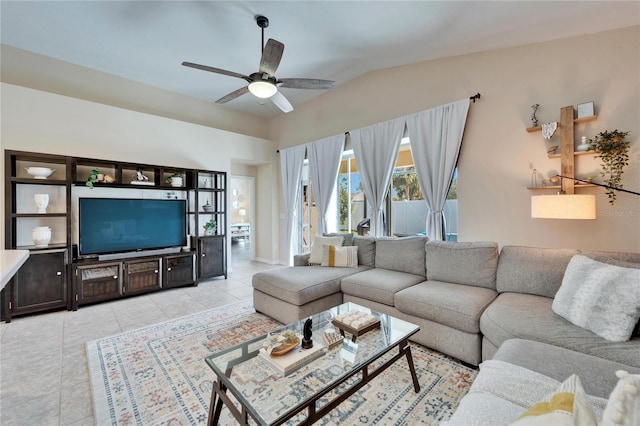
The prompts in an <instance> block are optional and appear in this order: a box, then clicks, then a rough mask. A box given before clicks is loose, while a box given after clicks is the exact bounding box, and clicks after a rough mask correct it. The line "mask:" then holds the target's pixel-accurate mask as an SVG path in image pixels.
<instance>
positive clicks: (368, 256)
mask: <svg viewBox="0 0 640 426" xmlns="http://www.w3.org/2000/svg"><path fill="white" fill-rule="evenodd" d="M353 245H354V246H356V247H358V265H364V266H370V267H372V268H373V267H374V266H376V239H375V238H373V237H362V236H359V235H356V236H354V237H353Z"/></svg>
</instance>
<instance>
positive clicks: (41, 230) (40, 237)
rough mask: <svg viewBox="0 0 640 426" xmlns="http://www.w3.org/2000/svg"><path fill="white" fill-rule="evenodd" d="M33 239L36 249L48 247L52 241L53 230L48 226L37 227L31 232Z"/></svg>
mask: <svg viewBox="0 0 640 426" xmlns="http://www.w3.org/2000/svg"><path fill="white" fill-rule="evenodd" d="M31 238H32V239H33V242H34V243H35V245H36V247H47V246H48V245H49V241H51V228H49V227H48V226H36V227H35V228H33V231H32V232H31Z"/></svg>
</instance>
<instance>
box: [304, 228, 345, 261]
mask: <svg viewBox="0 0 640 426" xmlns="http://www.w3.org/2000/svg"><path fill="white" fill-rule="evenodd" d="M343 241H344V237H343V236H342V235H338V236H335V237H323V236H322V235H316V236H315V237H313V243H311V256H309V265H319V264H321V263H322V250H323V248H324V245H325V244H328V245H332V246H341V245H342V242H343Z"/></svg>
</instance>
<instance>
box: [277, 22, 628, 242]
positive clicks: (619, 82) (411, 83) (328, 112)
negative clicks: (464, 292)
mask: <svg viewBox="0 0 640 426" xmlns="http://www.w3.org/2000/svg"><path fill="white" fill-rule="evenodd" d="M476 92H480V93H481V94H482V99H480V101H478V102H477V103H475V104H472V105H471V108H470V112H469V116H468V120H467V126H466V132H465V138H464V141H463V146H462V151H461V156H460V160H459V163H458V167H459V183H458V197H459V208H460V213H459V224H458V230H459V238H460V240H463V241H471V240H490V241H496V242H498V243H499V244H500V245H506V244H520V245H531V246H541V247H578V248H584V249H602V250H621V251H627V250H628V251H637V252H640V197H638V196H633V195H629V194H624V193H619V195H618V200H617V201H616V203H615V205H614V206H610V205H609V204H608V203H607V198H606V196H605V195H604V190H603V189H586V190H583V191H585V193H593V194H597V215H598V219H596V220H595V221H561V220H548V219H547V220H545V219H531V218H530V211H529V209H530V197H531V195H532V192H530V191H528V190H527V189H526V186H528V185H529V182H530V177H531V171H530V169H529V165H530V164H532V165H533V166H534V167H535V168H536V169H537V170H538V171H539V172H540V173H541V174H543V175H544V176H548V175H551V174H552V173H553V172H554V171H558V170H559V167H560V163H559V160H557V159H548V158H547V156H546V148H547V147H548V146H550V145H552V144H553V145H558V144H559V137H558V136H556V137H555V138H554V140H553V141H552V143H545V142H544V140H543V138H542V136H541V135H540V133H527V132H526V131H525V128H526V127H529V126H530V116H531V108H530V105H532V104H534V103H538V104H540V105H541V106H540V109H539V111H538V118H539V119H540V122H541V123H543V122H549V121H559V120H560V108H561V107H563V106H567V105H574V106H576V105H577V104H579V103H582V102H586V101H595V107H596V114H597V115H598V120H597V121H594V122H591V123H586V124H581V125H578V126H576V139H577V140H578V141H579V138H580V136H582V135H585V136H587V137H593V136H594V135H595V134H596V133H598V132H600V131H603V130H605V129H606V130H614V129H619V130H621V131H627V130H628V131H631V134H630V136H629V139H628V140H630V141H631V146H632V148H631V152H630V157H631V160H630V165H629V167H627V168H626V170H625V174H624V179H623V182H624V186H625V188H628V189H631V190H635V191H640V139H639V136H640V27H638V26H635V27H630V28H626V29H621V30H615V31H609V32H604V33H599V34H592V35H586V36H581V37H575V38H569V39H563V40H559V41H553V42H547V43H538V44H533V45H528V46H522V47H518V48H510V49H502V50H496V51H490V52H485V53H479V54H473V55H465V56H460V57H455V58H449V59H442V60H436V61H428V62H423V63H419V64H414V65H407V66H402V67H396V68H389V69H385V70H380V71H376V72H371V73H368V74H366V75H364V76H362V77H361V78H359V79H356V80H354V81H351V82H349V83H345V84H342V85H340V86H339V87H338V88H336V89H335V90H334V91H331V92H327V93H326V94H324V95H323V96H321V97H319V98H318V99H316V100H313V101H311V102H309V103H307V104H304V105H300V106H297V107H296V109H295V111H293V112H291V113H289V114H286V115H285V114H283V115H280V116H278V117H275V118H272V119H271V120H270V122H269V139H271V140H275V141H277V143H278V146H279V148H285V147H289V146H293V145H297V144H300V143H304V142H308V141H313V140H317V139H320V138H323V137H326V136H329V135H333V134H337V133H340V132H344V131H348V130H351V129H356V128H359V127H363V126H366V125H369V124H373V123H376V122H380V121H385V120H388V119H391V118H395V117H399V116H403V115H406V114H410V113H413V112H417V111H421V110H424V109H428V108H431V107H434V106H437V105H441V104H444V103H448V102H451V101H455V100H458V99H462V98H465V97H468V96H471V95H473V94H475V93H476ZM597 169H598V162H597V161H596V160H593V159H591V158H590V157H580V158H578V159H577V165H576V175H577V176H581V175H582V176H584V175H588V174H594V172H595V171H596V170H597ZM280 206H281V207H280V208H281V210H280V212H283V211H284V208H283V207H282V204H280ZM282 239H283V237H282V235H281V241H282ZM281 244H282V242H281Z"/></svg>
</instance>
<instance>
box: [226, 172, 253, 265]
mask: <svg viewBox="0 0 640 426" xmlns="http://www.w3.org/2000/svg"><path fill="white" fill-rule="evenodd" d="M234 179H236V180H246V181H249V194H248V195H249V205H250V206H251V208H250V209H249V223H251V227H250V228H249V242H250V244H251V260H255V258H256V244H255V224H256V178H255V177H253V176H243V175H229V189H231V187H232V182H233V180H234ZM229 196H230V197H231V196H232V195H231V190H229ZM227 205H228V206H231V205H232V204H231V203H228V204H227ZM232 208H233V207H232ZM228 223H229V226H230V225H231V221H229V222H228ZM227 234H228V235H229V250H231V233H230V232H229V231H228V230H227ZM229 253H231V251H229Z"/></svg>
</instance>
